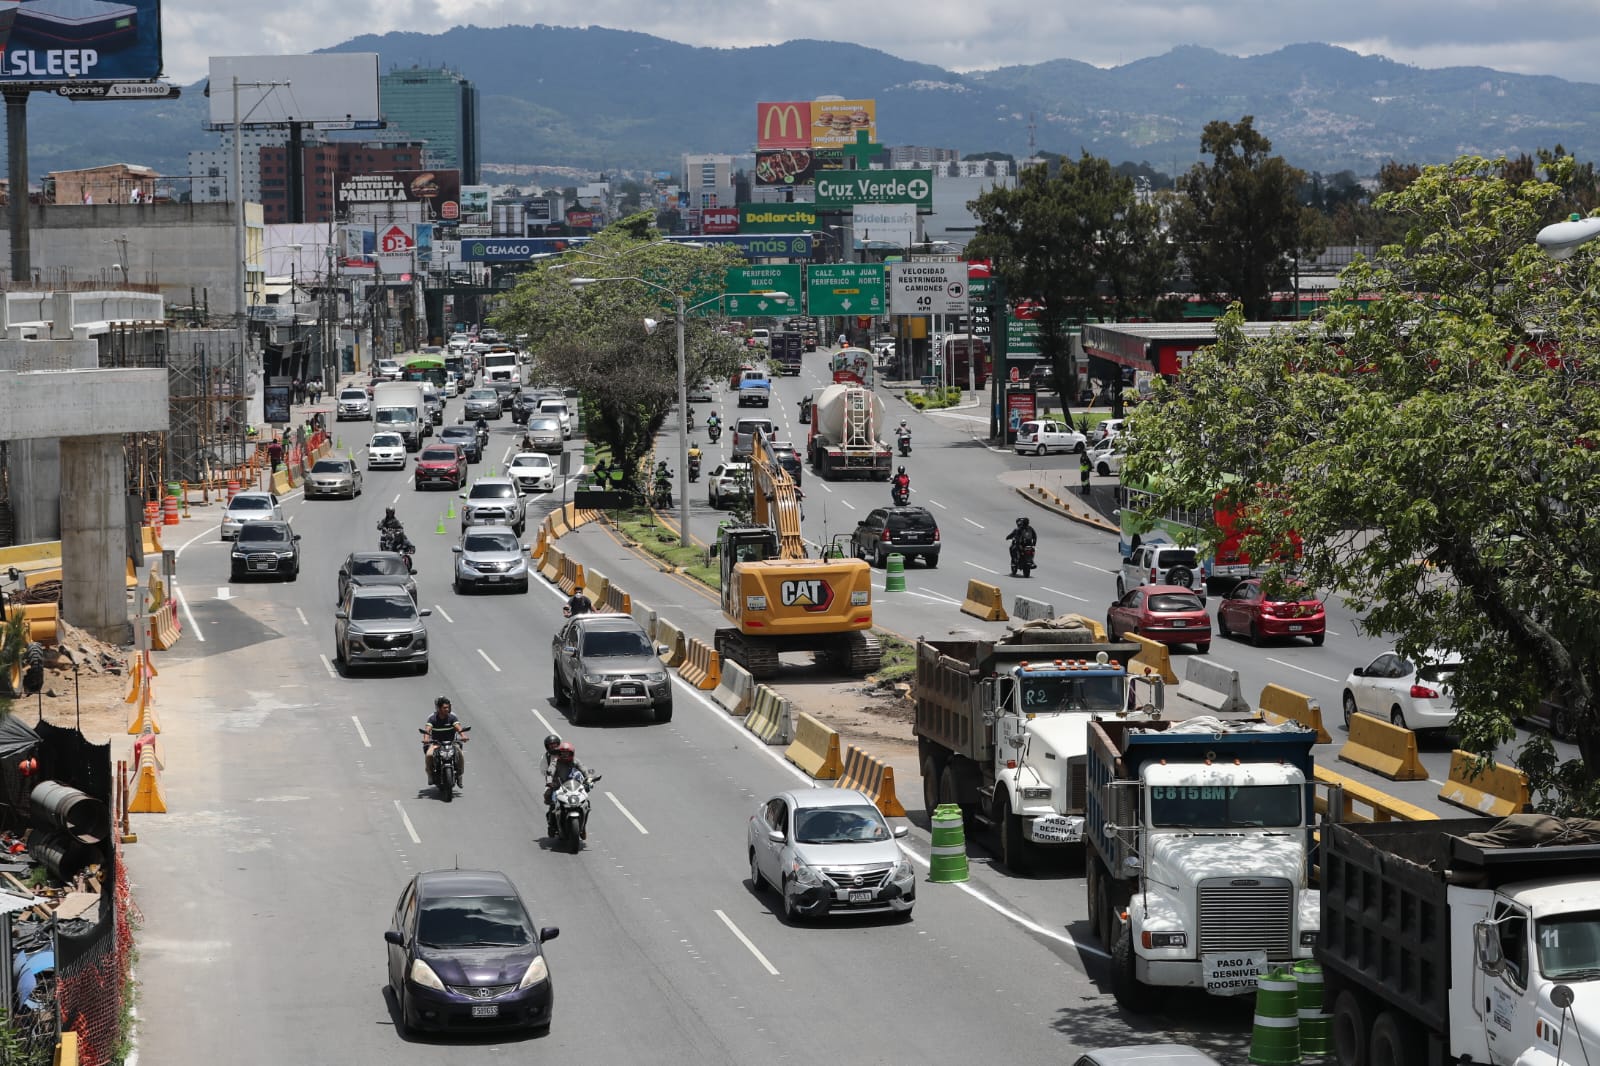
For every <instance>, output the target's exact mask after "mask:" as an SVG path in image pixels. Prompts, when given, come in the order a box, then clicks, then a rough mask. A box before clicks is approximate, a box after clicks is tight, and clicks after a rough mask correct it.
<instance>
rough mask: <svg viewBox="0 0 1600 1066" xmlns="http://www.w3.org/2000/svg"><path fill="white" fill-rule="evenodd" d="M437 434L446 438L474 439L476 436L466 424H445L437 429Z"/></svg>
mask: <svg viewBox="0 0 1600 1066" xmlns="http://www.w3.org/2000/svg"><path fill="white" fill-rule="evenodd" d="M439 436H440V437H442V438H444V439H446V440H476V439H477V437H478V435H477V434H476V433H474V432H473V431H472V430H470V429H468V428H467V427H466V426H446V427H445V428H444V429H441V430H440V431H439Z"/></svg>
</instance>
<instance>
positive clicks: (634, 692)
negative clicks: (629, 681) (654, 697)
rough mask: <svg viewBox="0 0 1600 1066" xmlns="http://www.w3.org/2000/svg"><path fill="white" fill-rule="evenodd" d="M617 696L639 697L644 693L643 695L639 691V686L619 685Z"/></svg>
mask: <svg viewBox="0 0 1600 1066" xmlns="http://www.w3.org/2000/svg"><path fill="white" fill-rule="evenodd" d="M617 695H619V696H639V695H643V693H641V692H640V691H639V686H638V685H618V686H617Z"/></svg>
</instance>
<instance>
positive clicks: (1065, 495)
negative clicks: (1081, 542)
mask: <svg viewBox="0 0 1600 1066" xmlns="http://www.w3.org/2000/svg"><path fill="white" fill-rule="evenodd" d="M1096 480H1098V481H1099V482H1100V484H1098V485H1097V484H1095V483H1094V482H1095V481H1096ZM1000 481H1001V482H1002V483H1004V484H1006V485H1010V486H1011V487H1012V488H1014V489H1016V490H1017V494H1018V495H1020V496H1021V497H1022V498H1023V499H1025V500H1027V501H1028V502H1029V503H1031V504H1034V505H1036V506H1038V507H1042V508H1044V509H1045V510H1046V511H1049V512H1051V513H1052V514H1055V515H1059V516H1060V517H1062V518H1066V519H1069V520H1071V521H1073V522H1077V523H1079V524H1081V525H1086V526H1093V527H1094V528H1095V529H1102V530H1105V531H1106V532H1108V533H1116V532H1119V527H1118V526H1117V523H1116V521H1115V520H1114V519H1113V518H1111V517H1110V516H1111V514H1112V512H1114V511H1115V510H1116V491H1117V486H1116V481H1115V479H1114V478H1113V479H1107V478H1095V479H1091V480H1090V495H1088V496H1084V495H1082V494H1081V493H1080V492H1079V491H1078V484H1079V482H1078V472H1077V471H1076V470H1063V471H1055V470H1033V471H1029V470H1008V471H1006V472H1004V473H1002V474H1001V475H1000ZM1108 481H1110V483H1109V484H1107V482H1108ZM1041 490H1042V491H1041Z"/></svg>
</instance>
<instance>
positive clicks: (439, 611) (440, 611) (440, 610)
mask: <svg viewBox="0 0 1600 1066" xmlns="http://www.w3.org/2000/svg"><path fill="white" fill-rule="evenodd" d="M433 610H434V613H436V614H438V615H441V616H443V618H444V620H445V621H446V622H449V623H450V624H451V625H455V624H456V620H455V619H454V618H451V617H450V616H449V615H448V614H446V613H445V609H444V608H443V607H440V606H439V605H438V604H437V603H436V604H434V605H433Z"/></svg>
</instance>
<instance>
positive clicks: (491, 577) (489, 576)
mask: <svg viewBox="0 0 1600 1066" xmlns="http://www.w3.org/2000/svg"><path fill="white" fill-rule="evenodd" d="M500 577H501V575H499V574H487V575H485V578H486V580H489V581H499V580H500Z"/></svg>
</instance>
